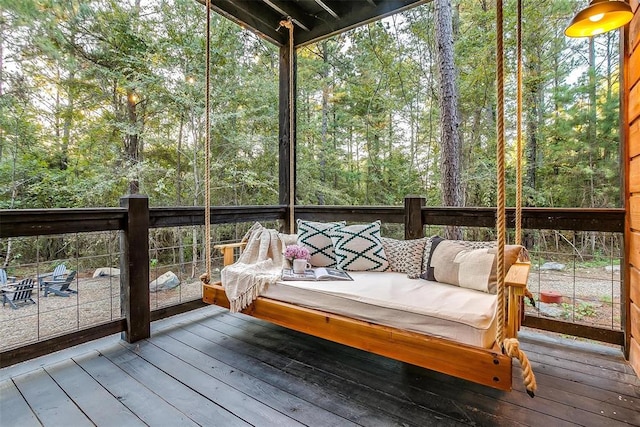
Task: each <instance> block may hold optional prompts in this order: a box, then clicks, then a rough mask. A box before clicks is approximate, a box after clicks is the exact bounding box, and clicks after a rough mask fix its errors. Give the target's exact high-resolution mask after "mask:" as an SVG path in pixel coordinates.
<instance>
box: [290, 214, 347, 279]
mask: <svg viewBox="0 0 640 427" xmlns="http://www.w3.org/2000/svg"><path fill="white" fill-rule="evenodd" d="M297 223H298V245H300V246H303V247H305V248H307V249H309V254H310V255H311V259H309V263H310V264H311V265H313V266H314V267H335V266H336V255H335V253H334V251H333V241H332V240H331V231H332V230H334V229H336V228H338V227H342V226H343V225H345V222H344V221H341V222H315V221H305V220H302V219H299V220H298V221H297Z"/></svg>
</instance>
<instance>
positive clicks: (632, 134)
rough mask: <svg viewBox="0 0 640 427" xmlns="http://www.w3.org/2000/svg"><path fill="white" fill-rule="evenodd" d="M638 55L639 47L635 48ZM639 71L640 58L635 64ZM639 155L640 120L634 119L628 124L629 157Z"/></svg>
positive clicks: (639, 53)
mask: <svg viewBox="0 0 640 427" xmlns="http://www.w3.org/2000/svg"><path fill="white" fill-rule="evenodd" d="M636 52H638V56H639V57H640V49H638V50H636ZM636 67H637V68H638V72H639V73H640V59H639V63H638V64H637V65H636ZM638 155H640V120H635V121H633V122H631V123H630V124H629V157H630V158H634V157H636V156H638Z"/></svg>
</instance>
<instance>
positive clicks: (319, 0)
mask: <svg viewBox="0 0 640 427" xmlns="http://www.w3.org/2000/svg"><path fill="white" fill-rule="evenodd" d="M315 2H316V3H317V4H318V5H319V6H320V7H321V8H323V9H324V10H326V11H327V12H328V13H329V15H331V16H333V17H334V18H336V19H340V17H339V16H338V14H337V13H336V11H335V10H333V8H331V7H329V5H328V4H327V2H326V1H323V0H315Z"/></svg>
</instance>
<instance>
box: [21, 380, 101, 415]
mask: <svg viewBox="0 0 640 427" xmlns="http://www.w3.org/2000/svg"><path fill="white" fill-rule="evenodd" d="M13 382H14V383H15V385H16V387H17V388H18V390H20V393H21V394H22V396H24V398H25V400H26V401H27V402H28V404H29V406H30V407H31V410H32V411H33V412H34V413H35V414H36V416H37V417H38V420H40V422H41V423H42V425H44V426H65V425H67V426H78V427H83V426H93V425H94V424H93V423H92V422H91V421H90V420H89V419H88V418H87V417H86V416H85V415H84V414H83V413H82V411H81V410H80V409H79V408H78V407H77V406H76V404H75V403H74V402H73V400H71V399H70V398H69V397H68V396H67V395H66V394H65V392H64V390H62V389H61V388H60V387H59V386H58V384H56V382H55V381H54V380H53V378H51V377H50V376H49V374H48V373H47V372H46V371H45V370H44V369H38V370H36V371H33V372H29V373H27V374H23V375H20V376H18V377H15V378H14V379H13Z"/></svg>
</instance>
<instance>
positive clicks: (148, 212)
mask: <svg viewBox="0 0 640 427" xmlns="http://www.w3.org/2000/svg"><path fill="white" fill-rule="evenodd" d="M507 213H508V216H509V221H508V226H513V215H514V212H513V210H507ZM624 215H625V214H624V210H623V209H557V208H553V209H552V208H525V209H523V228H526V229H549V230H575V231H604V232H616V233H622V232H623V231H624ZM287 218H288V215H287V207H286V206H242V207H218V206H216V207H212V208H211V222H212V224H234V223H247V222H254V221H274V220H276V221H281V222H282V224H283V229H285V230H286V229H288V224H286V221H287ZM296 218H303V219H313V220H317V221H330V220H345V221H348V222H358V221H372V220H377V219H380V220H381V221H382V222H383V223H395V224H403V225H404V234H405V238H416V237H420V236H422V235H423V233H424V229H425V226H428V225H431V226H466V227H489V228H492V227H494V226H495V209H494V208H443V207H437V208H432V207H425V206H424V199H422V198H419V197H411V196H410V197H407V198H406V199H405V204H404V206H398V207H388V206H296ZM203 224H204V208H201V207H177V208H149V206H148V198H147V197H145V196H135V195H134V196H128V197H123V198H122V199H121V207H120V208H95V209H46V210H0V238H10V237H25V236H44V235H56V234H65V233H84V232H96V231H110V230H120V231H121V232H122V234H121V248H122V250H123V257H122V259H121V266H120V267H121V276H120V287H121V290H120V291H121V298H122V306H121V307H122V308H121V309H122V317H123V318H122V319H117V320H113V321H111V322H108V323H105V324H102V325H98V326H92V327H90V328H87V329H84V330H80V331H76V332H73V333H69V334H65V335H62V336H59V337H54V338H50V339H47V340H45V341H40V342H37V343H33V344H29V345H26V346H23V347H19V348H15V349H10V350H6V351H3V352H1V353H0V367H3V366H8V365H11V364H14V363H18V362H20V361H23V360H27V359H30V358H33V357H37V356H40V355H44V354H48V353H51V352H54V351H57V350H61V349H63V348H66V347H70V346H73V345H76V344H80V343H82V342H87V341H90V340H94V339H97V338H101V337H104V336H107V335H110V334H113V333H117V332H123V338H124V339H126V340H127V341H129V342H134V341H137V340H140V339H144V338H146V337H148V336H149V333H150V326H149V325H150V322H152V321H154V320H158V319H161V318H163V317H167V316H171V315H174V314H178V313H181V312H185V311H189V310H193V309H195V308H199V307H202V306H204V303H202V302H200V301H190V302H186V303H182V304H179V305H175V306H171V307H165V308H162V309H159V310H154V311H151V309H150V304H149V229H153V228H163V227H175V226H198V225H203ZM527 322H530V323H527ZM524 324H525V326H526V325H528V324H529V326H533V327H541V328H544V329H547V330H552V331H555V332H562V333H571V334H573V335H578V336H584V337H587V338H595V339H599V340H601V341H606V342H612V343H616V344H622V343H623V334H622V332H620V331H611V330H608V329H598V328H593V327H589V326H581V325H575V324H571V323H568V322H559V321H548V320H546V319H543V320H542V321H540V320H535V319H533V320H527V319H525V323H524Z"/></svg>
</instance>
